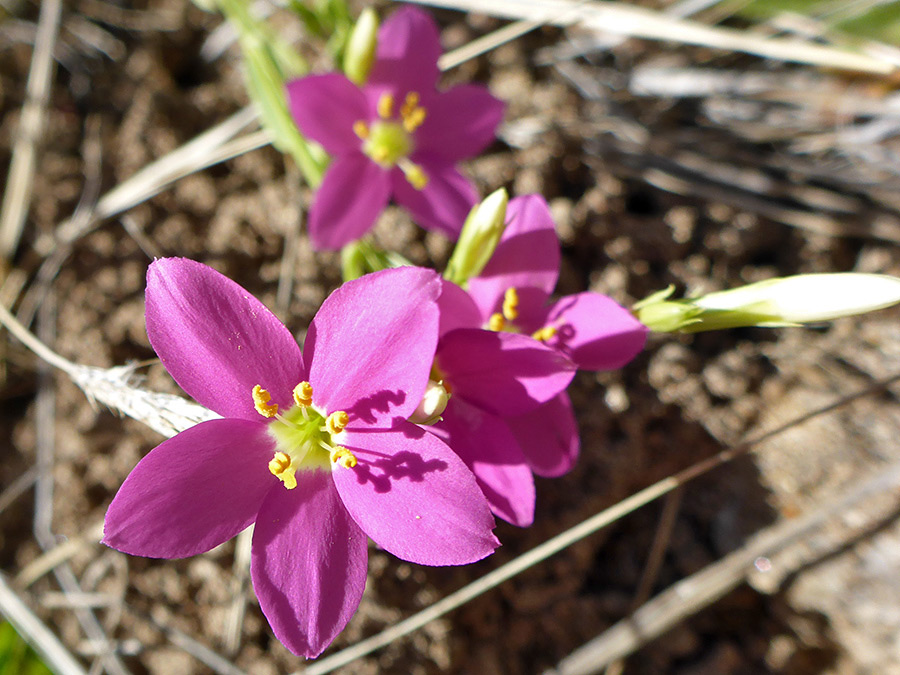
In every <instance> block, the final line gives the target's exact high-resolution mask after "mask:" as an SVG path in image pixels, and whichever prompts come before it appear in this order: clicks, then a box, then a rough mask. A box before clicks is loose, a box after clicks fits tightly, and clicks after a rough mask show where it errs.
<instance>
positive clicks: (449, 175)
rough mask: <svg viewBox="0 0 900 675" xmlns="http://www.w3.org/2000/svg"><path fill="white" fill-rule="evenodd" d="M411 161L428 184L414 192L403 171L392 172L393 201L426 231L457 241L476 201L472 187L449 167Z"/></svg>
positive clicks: (415, 158) (417, 159)
mask: <svg viewBox="0 0 900 675" xmlns="http://www.w3.org/2000/svg"><path fill="white" fill-rule="evenodd" d="M412 159H413V161H414V162H417V163H418V164H419V165H420V166H421V167H422V169H423V170H424V171H425V174H426V175H427V176H428V184H427V185H426V186H425V187H424V188H422V189H421V190H417V189H415V188H414V187H413V186H412V185H410V184H409V181H407V180H406V177H405V176H404V175H403V172H402V171H400V170H399V169H395V170H394V171H392V172H391V181H392V184H393V189H394V199H395V200H396V201H397V203H398V204H400V205H401V206H403V207H404V208H406V209H407V210H408V211H409V212H410V214H411V215H412V217H413V220H415V221H416V223H417V224H418V225H421V226H422V227H424V228H425V229H428V230H440V231H441V232H443V233H444V234H445V235H447V236H448V237H450V238H451V239H456V238H457V237H458V236H459V231H460V230H461V229H462V226H463V223H464V222H465V220H466V216H467V215H469V211H470V210H471V209H472V207H473V206H474V205H475V202H476V201H478V193H477V192H476V191H475V187H474V186H473V185H472V183H471V182H470V181H469V179H468V178H466V177H465V176H463V175H462V174H461V173H460V172H459V171H457V170H456V169H454V168H453V166H451V165H449V164H444V163H443V162H438V161H435V160H434V159H433V158H426V157H419V156H413V158H412Z"/></svg>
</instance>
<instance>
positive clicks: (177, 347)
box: [146, 258, 305, 421]
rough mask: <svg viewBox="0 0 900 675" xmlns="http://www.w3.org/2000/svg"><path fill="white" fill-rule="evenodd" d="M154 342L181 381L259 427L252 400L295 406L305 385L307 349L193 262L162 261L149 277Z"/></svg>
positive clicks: (220, 409)
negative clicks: (256, 391)
mask: <svg viewBox="0 0 900 675" xmlns="http://www.w3.org/2000/svg"><path fill="white" fill-rule="evenodd" d="M146 299H147V310H146V316H147V336H148V337H149V338H150V344H151V345H153V349H154V350H155V351H156V353H157V354H158V355H159V358H160V360H161V361H162V362H163V365H164V366H165V367H166V370H168V371H169V374H170V375H171V376H172V377H173V378H174V379H175V381H176V382H177V383H178V384H179V385H180V386H181V388H182V389H184V390H185V391H186V392H187V393H188V394H190V395H191V396H192V397H193V398H194V399H195V400H196V401H197V402H198V403H200V404H201V405H204V406H206V407H207V408H209V409H210V410H214V411H215V412H217V413H219V414H220V415H222V416H223V417H240V418H244V419H249V420H254V421H256V420H259V419H260V417H259V413H257V412H256V410H255V409H254V407H253V398H252V396H251V392H252V391H253V387H254V386H255V385H257V384H258V385H260V386H261V387H263V388H264V389H267V390H268V391H269V392H271V394H272V401H273V402H274V403H277V404H279V405H281V406H284V405H287V406H290V405H291V391H292V389H293V388H294V386H295V385H296V384H297V382H299V381H300V380H302V379H304V374H305V368H304V365H303V357H302V355H301V354H300V347H299V346H298V345H297V342H296V340H294V337H293V336H292V335H291V333H290V331H289V330H288V329H287V328H285V327H284V325H283V324H282V323H281V322H280V321H279V320H278V318H277V317H276V316H275V315H274V314H272V312H270V311H269V310H268V309H267V308H266V307H265V305H263V304H262V303H261V302H260V301H259V300H257V299H256V298H254V297H253V296H252V295H250V294H249V293H248V292H247V291H245V290H244V289H243V288H241V287H240V286H239V285H238V284H236V283H235V282H233V281H232V280H231V279H228V278H227V277H225V276H223V275H221V274H219V273H218V272H216V271H215V270H214V269H212V268H211V267H207V266H206V265H203V264H201V263H198V262H194V261H193V260H187V259H185V258H163V259H161V260H156V261H155V262H153V263H152V264H151V265H150V269H148V270H147V294H146Z"/></svg>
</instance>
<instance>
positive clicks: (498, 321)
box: [488, 312, 506, 332]
mask: <svg viewBox="0 0 900 675" xmlns="http://www.w3.org/2000/svg"><path fill="white" fill-rule="evenodd" d="M505 325H506V319H504V318H503V315H502V314H501V313H500V312H495V313H494V314H491V318H490V319H488V330H492V331H495V332H499V331H501V330H503V327H504V326H505Z"/></svg>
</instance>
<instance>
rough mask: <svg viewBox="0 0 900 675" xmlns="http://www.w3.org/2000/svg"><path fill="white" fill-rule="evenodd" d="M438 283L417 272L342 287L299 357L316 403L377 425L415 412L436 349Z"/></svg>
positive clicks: (405, 270) (388, 273) (370, 277)
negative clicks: (304, 363)
mask: <svg viewBox="0 0 900 675" xmlns="http://www.w3.org/2000/svg"><path fill="white" fill-rule="evenodd" d="M440 292H441V283H440V277H438V275H437V274H435V273H434V272H433V271H431V270H426V269H422V268H416V267H401V268H397V269H389V270H384V271H381V272H376V273H374V274H367V275H366V276H364V277H362V278H360V279H357V280H355V281H350V282H347V283H345V284H344V285H343V286H341V287H340V288H338V289H337V290H336V291H335V292H334V293H332V294H331V295H330V296H328V298H327V299H326V300H325V302H324V303H322V306H321V308H319V311H318V313H317V314H316V316H315V318H314V319H313V320H312V323H311V324H310V326H309V332H308V333H307V336H306V344H305V346H304V351H305V352H306V358H307V360H308V362H309V364H310V370H309V381H310V383H311V384H312V386H313V392H314V393H313V402H314V403H315V404H316V405H317V406H319V407H320V408H324V409H325V410H327V411H328V412H334V411H335V410H345V411H346V412H348V413H349V414H350V416H351V424H353V425H354V426H357V423H355V422H354V421H353V420H358V421H359V422H361V423H363V424H375V423H376V422H378V421H380V420H390V419H392V418H394V417H402V418H404V419H405V418H407V417H409V416H410V415H411V414H412V413H413V411H414V410H415V409H416V406H418V405H419V401H420V400H421V397H422V394H423V393H424V391H425V386H426V385H427V383H428V373H429V370H430V368H431V361H432V358H433V356H434V350H435V345H436V343H437V330H438V309H437V303H436V302H435V301H436V300H437V297H438V295H439V294H440Z"/></svg>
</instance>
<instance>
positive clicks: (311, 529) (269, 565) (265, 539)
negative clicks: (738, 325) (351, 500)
mask: <svg viewBox="0 0 900 675" xmlns="http://www.w3.org/2000/svg"><path fill="white" fill-rule="evenodd" d="M367 546H368V539H367V538H366V535H365V534H364V533H363V532H362V530H360V529H359V527H358V526H357V524H356V523H354V522H353V519H352V518H350V514H349V513H347V509H345V508H344V505H343V504H342V503H341V499H340V497H339V496H338V493H337V490H335V488H334V482H333V481H332V480H331V475H330V474H329V473H328V472H327V471H298V472H297V487H296V488H294V489H293V490H286V489H284V488H283V487H281V486H280V485H279V486H277V487H276V488H275V489H274V490H272V491H271V492H269V494H268V496H267V497H266V500H265V502H263V505H262V508H261V509H260V511H259V517H258V518H257V520H256V529H255V530H254V532H253V554H252V555H253V557H252V561H251V565H250V572H251V574H252V577H253V588H254V590H255V591H256V597H257V598H259V606H260V608H261V609H262V611H263V614H265V615H266V618H267V619H268V620H269V625H271V626H272V630H273V631H274V633H275V636H276V637H277V638H278V639H279V640H280V641H281V642H282V644H284V646H285V647H287V648H288V649H290V650H291V651H292V652H293V653H294V654H297V655H299V656H305V657H306V658H314V657H316V656H318V655H319V654H321V653H322V652H323V651H324V650H325V648H326V647H327V646H328V645H329V644H331V641H332V640H334V638H335V636H337V634H338V633H340V632H341V631H342V630H343V629H344V626H346V625H347V622H348V621H349V620H350V617H352V616H353V613H354V612H355V611H356V608H357V607H358V606H359V601H360V598H362V594H363V590H364V589H365V587H366V567H367V564H366V563H367V557H368V553H367Z"/></svg>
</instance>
